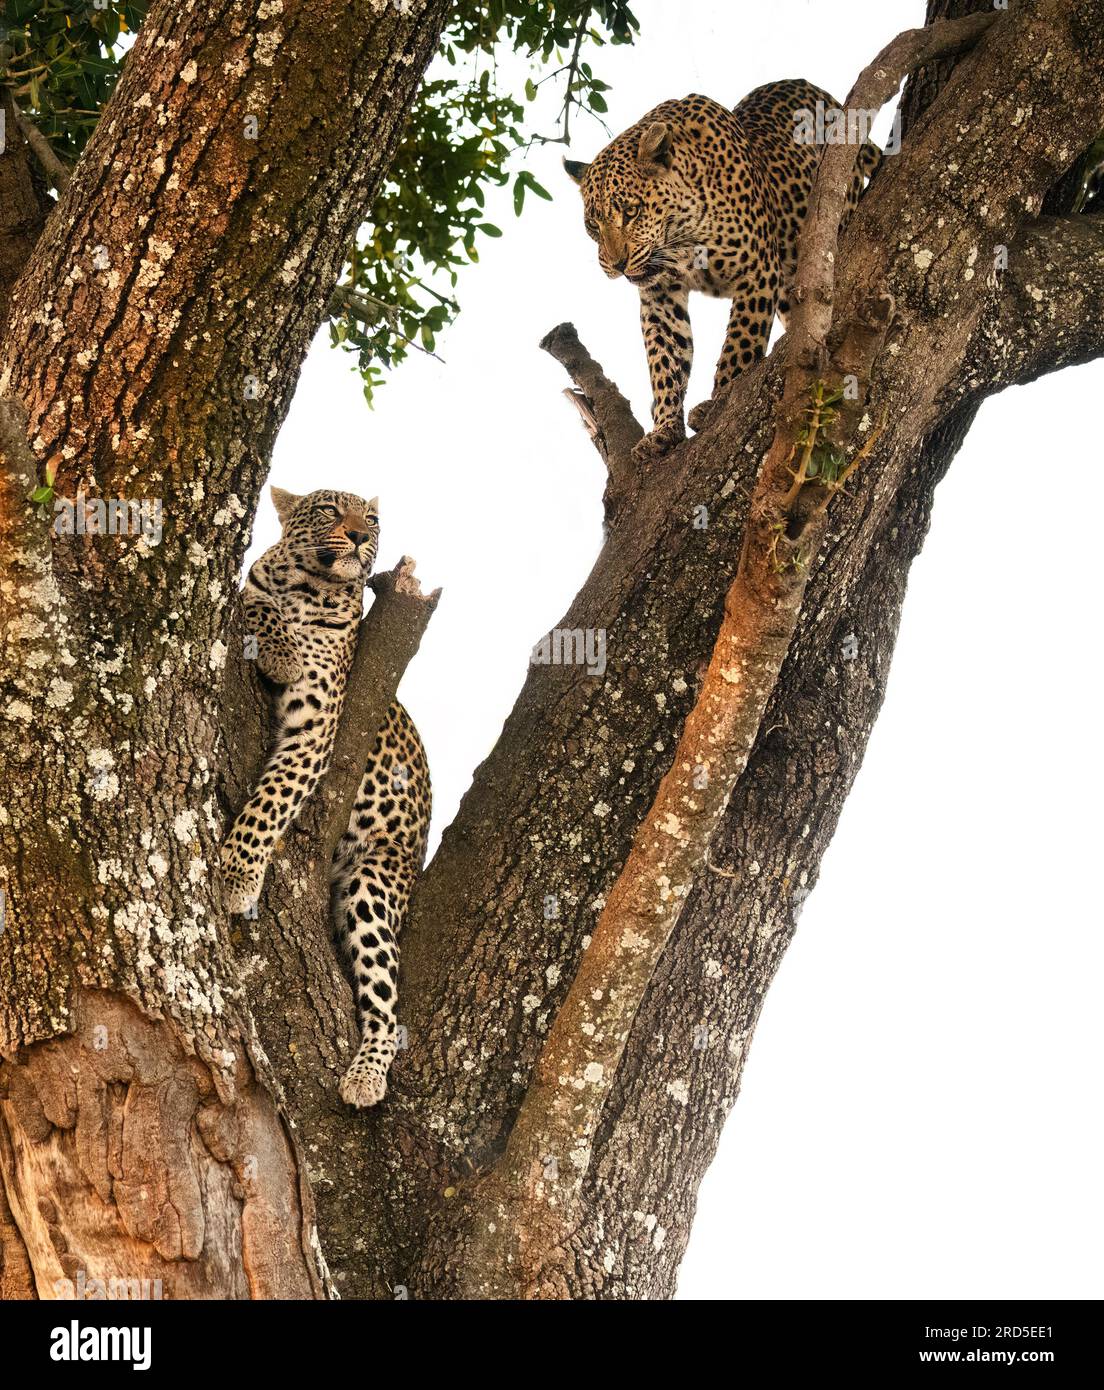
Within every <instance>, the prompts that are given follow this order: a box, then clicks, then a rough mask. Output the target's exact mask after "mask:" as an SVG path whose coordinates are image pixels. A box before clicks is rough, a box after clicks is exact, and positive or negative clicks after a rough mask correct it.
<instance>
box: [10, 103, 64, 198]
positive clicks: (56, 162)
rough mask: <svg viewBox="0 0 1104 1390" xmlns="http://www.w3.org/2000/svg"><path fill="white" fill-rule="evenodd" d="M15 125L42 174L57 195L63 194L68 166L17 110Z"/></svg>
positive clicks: (40, 132)
mask: <svg viewBox="0 0 1104 1390" xmlns="http://www.w3.org/2000/svg"><path fill="white" fill-rule="evenodd" d="M15 123H16V125H17V126H18V127H19V129H20V131H21V133H22V135H23V138H24V140H26V142H27V144H28V145H29V146H30V149H31V153H32V154H33V155H34V157H35V158H36V159H37V160H38V162H39V164H41V165H42V170H43V173H45V175H46V177H47V178H48V179H49V180H50V182H51V183H52V184H53V185H54V187H55V188H56V189H57V191H58V193H59V194H60V193H64V192H65V190H66V189H67V188H68V187H69V173H70V171H69V166H68V165H67V164H65V163H64V162H63V161H62V160H61V159H59V158H58V156H57V154H56V153H55V152H54V148H53V146H52V145H51V144H50V142H49V140H47V139H46V137H45V135H43V133H42V131H41V130H39V128H38V126H36V125H35V123H34V122H33V121H32V120H30V118H29V117H27V116H25V115H24V114H23V112H22V111H20V110H19V109H18V108H17V109H16V112H15Z"/></svg>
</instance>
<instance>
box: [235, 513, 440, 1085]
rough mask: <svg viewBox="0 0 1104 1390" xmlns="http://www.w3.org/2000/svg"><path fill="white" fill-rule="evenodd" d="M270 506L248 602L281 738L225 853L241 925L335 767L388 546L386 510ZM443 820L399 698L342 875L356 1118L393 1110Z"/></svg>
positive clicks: (336, 886) (335, 887)
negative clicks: (270, 537)
mask: <svg viewBox="0 0 1104 1390" xmlns="http://www.w3.org/2000/svg"><path fill="white" fill-rule="evenodd" d="M271 495H272V501H273V503H274V505H275V508H276V515H277V518H278V520H279V522H280V526H281V535H280V539H279V540H278V541H277V542H276V544H275V545H273V546H270V547H269V548H268V549H267V550H266V551H265V552H264V553H263V554H262V555H261V556H260V558H259V559H258V560H257V561H256V562H255V563H254V564H253V566H252V567H251V568H250V570H249V574H248V576H247V578H246V582H245V584H244V586H243V588H242V595H241V604H242V614H243V622H244V629H245V632H246V634H247V636H246V647H247V651H248V654H249V655H251V656H253V657H254V658H255V660H256V663H257V667H258V669H259V671H260V673H261V676H262V677H263V678H264V681H265V682H266V683H267V685H268V687H269V689H270V691H271V694H272V724H273V734H272V741H271V748H270V751H269V753H268V756H267V759H266V761H265V764H264V768H263V770H262V772H261V775H260V777H259V779H258V781H257V784H256V786H255V787H254V788H253V790H252V791H251V793H250V795H249V797H248V798H247V800H246V802H245V805H244V806H243V807H242V809H241V811H240V812H239V813H238V815H237V816H236V818H235V819H234V821H233V824H232V825H231V827H230V830H229V832H228V834H227V835H226V837H225V839H224V840H223V844H222V848H221V868H222V882H223V888H224V892H225V897H226V903H227V907H228V910H229V911H230V912H231V913H233V914H239V913H246V914H249V915H253V914H254V913H255V905H256V902H257V899H258V897H259V895H260V892H261V889H262V886H263V884H264V878H265V874H266V872H267V870H268V867H269V864H270V863H271V862H272V858H273V856H274V854H275V853H276V852H277V850H278V848H279V846H280V843H281V839H282V837H283V835H284V834H285V832H286V831H287V829H288V827H289V826H290V825H291V824H292V823H293V822H294V820H295V819H296V817H297V815H298V814H299V811H300V809H301V808H302V806H303V804H304V802H305V801H306V800H307V798H308V797H309V796H310V795H311V793H312V792H313V791H314V790H315V789H316V788H317V787H318V785H319V784H320V783H321V782H322V780H323V778H324V777H325V776H326V773H327V771H328V769H329V766H330V760H331V757H332V755H333V748H334V741H335V738H336V734H337V727H338V721H339V718H340V715H341V708H342V704H343V702H344V696H345V688H346V683H347V680H348V675H349V670H350V668H351V665H352V661H353V656H354V653H355V650H356V644H357V635H358V631H359V626H360V620H361V614H362V611H363V606H364V590H365V586H366V584H367V581H368V577H369V575H370V573H371V570H372V566H373V565H374V563H375V558H376V551H377V547H378V543H379V501H378V499H377V498H373V499H372V500H371V501H370V502H365V501H364V500H363V498H360V497H357V496H355V495H354V494H352V493H349V492H340V491H333V490H329V489H321V490H318V491H314V492H310V493H307V494H306V495H296V494H294V493H291V492H287V491H286V490H284V489H282V488H276V487H274V488H272V489H271ZM431 812H432V789H431V785H430V778H429V766H428V762H427V759H426V754H425V749H424V747H423V745H422V740H421V738H420V736H419V734H418V730H417V728H416V726H415V724H414V722H413V720H412V719H411V718H410V715H409V714H408V713H407V711H406V709H405V707H404V706H403V705H402V704H401V703H400V702H399V701H397V700H396V701H394V702H393V703H392V704H391V705H390V707H389V709H388V712H387V716H386V718H385V721H384V724H383V727H382V728H381V729H380V731H379V733H378V735H377V736H376V739H375V743H374V746H373V748H372V751H371V753H370V755H369V757H368V761H367V763H366V764H365V767H364V772H363V775H362V777H361V780H360V784H359V786H358V788H357V793H356V797H355V800H354V802H353V808H352V811H351V812H350V815H349V821H348V825H347V827H346V829H345V830H344V832H343V834H342V836H341V839H340V840H339V842H338V844H337V847H336V849H335V851H334V855H333V860H332V863H331V865H330V906H331V918H332V925H333V933H334V941H335V946H336V947H337V949H338V951H339V954H340V956H341V958H342V963H343V964H344V966H345V968H346V970H347V973H348V975H349V978H350V982H351V984H352V987H353V993H354V998H355V1001H356V1008H357V1020H358V1024H359V1029H360V1045H359V1048H358V1050H357V1053H356V1055H355V1056H354V1057H353V1059H352V1062H351V1063H350V1064H349V1067H348V1068H347V1070H346V1072H345V1074H344V1076H343V1077H342V1079H341V1082H340V1085H339V1087H338V1091H339V1094H340V1096H341V1099H342V1100H343V1101H345V1102H346V1104H348V1105H351V1106H353V1107H355V1108H358V1109H363V1108H367V1107H370V1106H373V1105H377V1104H378V1103H379V1102H380V1101H381V1100H382V1099H383V1097H384V1095H385V1094H386V1091H387V1080H388V1075H389V1072H390V1067H391V1063H392V1061H393V1060H394V1058H395V1055H396V1051H397V1048H398V1042H399V1037H400V1034H399V1025H398V1023H397V1018H396V1009H397V1004H398V974H399V948H398V939H399V934H400V932H401V929H402V925H403V922H404V920H405V917H406V913H407V909H408V907H409V903H410V899H411V895H412V892H413V889H414V886H415V884H416V882H417V879H418V876H419V874H420V873H421V869H422V866H423V863H424V861H425V852H426V844H427V837H428V831H429V822H430V815H431Z"/></svg>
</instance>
